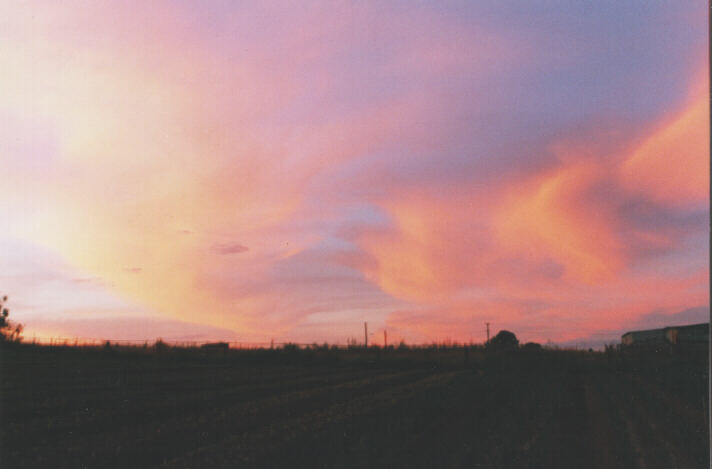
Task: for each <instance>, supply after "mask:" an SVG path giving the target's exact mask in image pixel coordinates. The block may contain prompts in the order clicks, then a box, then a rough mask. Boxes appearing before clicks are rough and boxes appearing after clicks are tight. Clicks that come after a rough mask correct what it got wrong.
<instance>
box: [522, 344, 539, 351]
mask: <svg viewBox="0 0 712 469" xmlns="http://www.w3.org/2000/svg"><path fill="white" fill-rule="evenodd" d="M522 350H526V351H527V352H534V351H538V350H542V347H541V344H538V343H536V342H527V343H526V344H524V345H522Z"/></svg>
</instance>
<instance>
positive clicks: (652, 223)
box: [0, 2, 709, 340]
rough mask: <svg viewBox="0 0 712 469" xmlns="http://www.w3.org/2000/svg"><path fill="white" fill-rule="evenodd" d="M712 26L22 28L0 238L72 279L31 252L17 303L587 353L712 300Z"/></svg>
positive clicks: (59, 13)
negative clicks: (622, 328) (710, 190)
mask: <svg viewBox="0 0 712 469" xmlns="http://www.w3.org/2000/svg"><path fill="white" fill-rule="evenodd" d="M643 6H645V8H643ZM0 8H2V7H0ZM10 10H11V11H10ZM695 12H697V10H696V8H694V7H693V6H691V5H687V6H679V5H676V6H675V8H672V7H667V6H661V5H656V6H650V5H649V4H648V3H645V4H644V3H639V4H635V3H633V4H625V5H623V4H615V5H608V6H600V7H597V8H595V9H594V10H593V11H590V10H589V9H582V8H581V7H579V6H577V5H575V4H571V5H567V6H566V7H565V8H562V9H557V10H551V9H550V8H548V7H547V6H546V5H545V4H544V3H541V4H539V3H534V4H532V5H531V6H529V7H527V9H525V10H521V11H520V9H519V8H517V9H514V10H512V9H511V8H510V7H507V6H506V5H501V4H500V3H497V2H478V3H477V4H474V3H473V4H468V5H464V4H463V5H455V4H442V5H437V6H435V5H420V6H410V5H409V6H408V7H407V8H406V7H405V6H404V5H402V4H397V3H396V4H388V5H373V4H371V5H368V4H363V5H339V4H333V5H314V6H312V7H308V8H303V7H293V6H288V5H282V4H279V3H278V2H277V3H265V4H260V5H217V4H211V5H207V6H205V5H201V7H199V8H198V7H196V6H193V5H190V4H185V5H180V6H178V5H175V4H173V3H167V2H151V4H150V5H143V4H138V3H137V4H134V5H132V4H126V5H124V6H122V7H119V8H106V5H102V4H92V5H90V6H87V5H79V4H76V3H73V2H69V3H68V4H66V5H65V4H63V6H62V8H56V7H53V6H51V5H47V6H44V7H36V6H33V7H16V8H10V9H8V11H5V12H4V13H6V14H4V15H3V14H0V17H3V18H5V20H4V22H3V24H2V26H3V28H2V29H3V31H4V35H3V41H2V44H1V45H0V67H2V68H3V69H6V70H13V73H8V74H3V75H2V76H0V109H2V111H0V122H1V123H2V125H1V126H0V128H2V129H4V130H2V131H0V161H1V162H2V164H3V168H4V171H5V174H6V177H5V178H4V179H3V191H2V192H1V193H0V215H1V216H2V217H3V220H6V226H7V229H6V231H4V232H3V233H2V235H0V236H2V237H3V238H2V239H20V240H22V242H23V243H26V244H29V245H31V246H32V251H33V252H34V251H35V250H36V251H40V250H41V251H42V252H49V253H51V254H52V255H54V256H56V258H58V259H61V261H57V262H58V264H61V265H62V266H63V267H61V268H56V264H54V263H47V264H44V263H39V264H38V265H34V264H32V259H30V257H31V256H24V257H23V256H17V255H15V256H8V259H9V260H8V261H7V265H10V267H8V268H7V269H8V272H11V273H12V275H8V276H10V277H12V278H13V279H15V280H14V281H13V283H12V284H9V285H11V286H12V287H13V288H14V289H16V290H18V291H21V292H22V293H23V296H25V297H31V296H32V289H34V288H38V289H40V290H42V291H45V292H51V296H52V297H53V301H54V302H63V303H66V304H69V305H72V306H75V307H76V309H79V307H80V306H81V305H77V304H76V303H77V301H75V300H76V299H77V298H85V299H86V298H89V297H91V298H93V299H92V301H90V302H89V303H91V305H92V306H93V307H97V309H102V310H105V311H115V314H117V315H118V314H121V313H120V312H119V310H121V311H123V312H124V313H126V310H125V309H123V306H122V307H121V308H120V307H118V306H117V303H122V302H125V303H128V304H129V305H134V306H136V307H139V306H140V308H141V311H142V313H143V314H145V315H147V316H152V315H158V314H161V315H164V316H165V317H168V318H171V319H172V320H176V321H183V322H199V323H202V324H205V325H206V327H207V326H210V327H216V328H220V329H230V330H235V331H239V332H240V334H241V335H243V336H245V337H248V336H249V337H261V338H264V337H267V336H269V337H273V336H280V335H281V336H283V337H288V336H289V334H292V333H293V334H298V335H299V337H301V338H303V339H304V340H308V339H309V337H310V336H309V332H308V331H309V330H312V331H314V337H313V338H315V339H319V340H320V339H321V338H322V335H327V336H328V335H329V332H328V330H329V328H328V327H327V326H326V325H325V324H333V321H334V320H331V319H328V318H338V323H339V324H348V325H349V326H343V327H341V326H339V327H334V329H335V332H334V334H335V336H338V337H343V336H344V334H345V333H346V332H347V329H348V328H350V327H352V325H355V326H354V327H358V324H360V323H361V322H362V319H363V318H364V317H368V318H369V321H370V323H372V324H373V325H374V327H389V328H393V329H394V331H395V330H397V331H398V332H397V333H396V332H394V334H396V335H399V336H400V337H404V338H409V337H419V338H421V339H423V340H425V339H429V338H442V336H443V335H447V336H450V337H451V338H453V339H455V338H467V337H469V336H470V335H475V336H477V334H479V332H478V331H480V330H481V324H479V323H480V322H481V321H482V320H483V319H485V320H490V321H493V323H494V322H495V321H496V323H497V324H498V326H497V327H500V326H502V327H504V326H506V327H507V328H511V329H514V330H515V331H516V330H519V331H526V332H523V333H525V334H528V335H529V336H530V337H533V338H536V337H551V338H561V339H562V340H563V339H565V338H567V337H572V336H573V334H579V335H580V334H581V331H584V332H585V331H586V330H596V328H600V327H601V325H602V324H603V323H611V324H621V323H622V322H623V321H629V320H632V319H634V318H635V317H637V316H638V315H643V314H646V312H647V311H651V310H652V309H653V308H655V307H660V308H663V309H665V311H670V310H672V309H677V310H682V309H684V308H687V307H693V306H698V305H701V304H704V303H705V302H708V300H706V299H705V297H704V292H703V287H705V285H706V282H707V280H706V277H705V275H706V273H707V271H708V267H707V266H706V263H705V261H704V260H705V259H706V258H707V257H706V254H707V244H706V240H704V239H703V238H704V236H703V235H704V234H705V233H706V231H705V230H706V226H707V225H708V220H709V214H708V209H709V207H708V206H707V198H706V194H707V184H708V179H707V178H708V176H707V175H708V170H707V169H705V168H707V165H708V163H707V158H706V151H705V152H702V151H700V150H701V149H703V148H706V146H705V145H706V142H707V141H708V138H709V137H708V125H707V123H706V117H705V114H704V113H703V112H702V111H703V110H704V109H703V108H705V106H704V105H703V104H704V103H703V101H705V99H706V91H705V92H702V93H701V92H699V91H695V90H697V89H705V90H706V88H704V86H702V85H700V84H699V83H697V82H698V81H699V82H700V83H702V82H705V81H704V80H697V79H696V78H695V76H696V74H699V72H697V70H696V69H697V68H700V67H699V63H701V57H706V50H707V49H706V47H707V46H706V44H707V40H706V31H707V29H706V25H705V24H704V21H703V20H701V19H700V18H704V15H699V14H695ZM661 21H663V22H664V24H666V25H667V29H668V30H669V31H671V34H666V35H660V34H659V30H660V29H659V24H661ZM705 80H706V79H705ZM690 82H691V83H692V85H690ZM705 83H706V82H705ZM698 85H699V86H698ZM703 85H704V83H703ZM700 86H701V88H700ZM691 89H692V90H693V91H690V90H691ZM700 93H701V94H700ZM673 153H674V154H675V155H676V158H675V159H674V160H673V159H671V158H669V155H670V154H673ZM671 161H673V163H671ZM678 163H679V164H678ZM683 163H684V164H683ZM668 176H669V177H668ZM226 240H228V241H226ZM229 240H240V242H239V243H236V242H233V241H229ZM0 241H1V240H0ZM247 246H249V249H247ZM23 249H24V248H23ZM206 253H207V254H213V255H206ZM214 254H218V255H214ZM233 254H240V255H233ZM43 256H44V254H43ZM28 263H29V264H32V265H34V267H33V270H32V271H33V275H29V274H28V271H27V268H26V264H28ZM126 266H129V267H128V268H126ZM130 266H141V267H130ZM139 269H140V270H139ZM67 272H69V273H67ZM139 272H140V275H134V274H136V273H139ZM67 277H71V278H90V277H92V278H93V277H96V278H98V279H101V282H102V284H101V285H93V286H92V288H96V289H98V288H99V286H101V287H102V288H105V289H106V291H103V293H101V295H99V294H98V293H96V292H94V293H91V294H89V293H87V291H88V290H87V289H89V287H90V285H89V283H87V284H86V285H83V287H86V289H85V290H81V291H80V290H77V288H79V286H78V285H80V284H81V282H80V284H76V285H74V287H75V288H67V289H66V290H63V289H62V288H64V287H65V286H67V285H68V283H70V282H67V281H66V278H67ZM53 282H54V283H53ZM56 283H58V284H61V285H62V288H59V287H57V286H56V285H55V286H53V287H51V288H50V287H49V286H48V285H54V284H56ZM75 283H76V282H75ZM62 292H64V293H62ZM10 293H11V295H12V292H10ZM47 295H48V296H49V293H47ZM93 295H97V296H96V297H94V296H93ZM99 296H101V298H99ZM87 301H88V300H87ZM51 303H52V302H50V301H49V300H48V301H46V302H45V301H43V302H42V304H41V305H33V306H32V308H41V307H44V306H45V305H47V304H51ZM80 303H81V302H80ZM102 305H104V306H106V308H99V307H100V306H102ZM124 306H126V305H124ZM131 307H133V306H131ZM69 309H72V308H69ZM550 324H553V325H550ZM310 327H311V328H312V329H310ZM336 330H338V332H336ZM480 332H481V331H480ZM317 336H318V337H317ZM394 337H395V335H394ZM324 338H326V339H328V337H324Z"/></svg>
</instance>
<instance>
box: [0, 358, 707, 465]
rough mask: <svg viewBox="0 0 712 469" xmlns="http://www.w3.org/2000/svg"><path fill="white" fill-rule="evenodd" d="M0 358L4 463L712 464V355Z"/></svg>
mask: <svg viewBox="0 0 712 469" xmlns="http://www.w3.org/2000/svg"><path fill="white" fill-rule="evenodd" d="M0 352H1V353H2V356H1V361H0V367H1V372H2V374H1V377H2V391H1V392H2V394H1V406H0V412H1V414H0V416H1V418H2V429H1V430H0V437H1V440H0V442H1V444H2V447H1V448H0V450H1V453H0V454H1V456H0V457H1V458H2V460H0V466H1V467H3V468H14V467H23V468H24V467H27V468H30V467H57V468H62V467H66V468H80V467H87V468H94V467H99V468H103V467H116V468H133V467H165V468H186V467H191V468H214V467H240V468H242V467H246V468H250V467H275V468H287V467H323V468H341V467H344V468H352V467H364V468H366V467H403V468H406V467H408V468H410V467H427V468H431V467H432V468H437V467H445V468H449V467H458V468H459V467H462V468H616V467H619V468H665V469H669V468H706V467H708V460H709V459H708V451H709V448H708V441H709V438H708V433H707V422H706V402H707V395H708V394H707V351H706V350H697V351H689V350H688V351H681V350H676V351H673V350H664V351H658V352H654V351H650V352H645V353H621V352H611V353H585V352H566V351H546V350H545V351H533V352H524V351H517V352H511V353H505V354H489V355H487V354H485V352H484V351H483V350H482V349H472V350H470V351H469V353H468V354H467V362H466V361H465V353H464V350H463V349H461V348H459V349H458V348H447V349H435V348H433V349H431V350H423V349H420V350H386V351H382V350H380V351H377V350H375V349H374V350H368V351H365V350H363V349H361V350H338V351H337V350H274V351H270V350H262V351H233V350H230V351H228V353H226V354H223V353H220V352H217V353H213V354H212V355H211V356H205V355H204V354H203V353H202V352H200V351H197V350H170V349H169V350H165V351H162V352H161V353H155V352H152V351H151V350H150V349H149V350H147V351H143V350H142V349H135V350H119V351H117V350H115V349H114V350H106V351H104V350H81V349H73V348H71V347H67V348H61V347H56V348H54V349H52V348H49V347H33V346H29V345H26V346H19V347H10V348H7V347H6V348H3V349H1V350H0Z"/></svg>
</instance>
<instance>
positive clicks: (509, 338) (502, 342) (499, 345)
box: [489, 331, 519, 350]
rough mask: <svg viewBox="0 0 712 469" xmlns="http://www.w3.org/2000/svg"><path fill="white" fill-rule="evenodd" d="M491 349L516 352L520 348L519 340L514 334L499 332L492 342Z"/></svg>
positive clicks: (490, 343)
mask: <svg viewBox="0 0 712 469" xmlns="http://www.w3.org/2000/svg"><path fill="white" fill-rule="evenodd" d="M489 347H490V348H491V349H493V350H516V349H517V348H518V347H519V339H517V336H516V335H514V333H513V332H509V331H499V333H497V335H496V336H494V338H492V340H490V342H489Z"/></svg>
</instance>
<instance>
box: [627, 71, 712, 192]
mask: <svg viewBox="0 0 712 469" xmlns="http://www.w3.org/2000/svg"><path fill="white" fill-rule="evenodd" d="M704 82H705V83H703V84H702V85H701V86H696V88H697V89H699V91H697V92H696V93H695V94H694V95H693V98H692V99H691V100H690V102H689V104H687V106H686V107H685V108H684V109H683V110H682V111H679V112H677V113H675V114H673V115H671V116H667V117H666V118H665V119H663V123H662V125H660V126H659V128H658V129H657V130H656V131H655V132H653V133H652V134H651V135H650V136H648V137H647V138H646V139H645V140H644V141H643V142H642V143H641V144H640V145H639V146H638V147H637V148H636V149H635V151H633V153H632V154H631V155H630V156H629V157H627V158H626V159H625V161H624V162H623V163H622V164H621V166H620V170H619V174H618V177H619V178H620V180H621V181H622V183H623V184H624V185H625V187H627V188H628V189H630V190H631V191H634V192H637V193H640V194H643V195H645V196H646V197H650V198H651V199H653V200H655V201H658V202H660V203H664V204H669V205H674V206H685V205H690V204H701V203H702V204H704V203H706V202H707V201H708V200H709V184H710V181H709V175H710V167H709V149H710V147H709V139H710V134H709V132H710V123H709V106H710V103H709V94H708V87H707V86H706V84H707V83H706V80H704Z"/></svg>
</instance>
